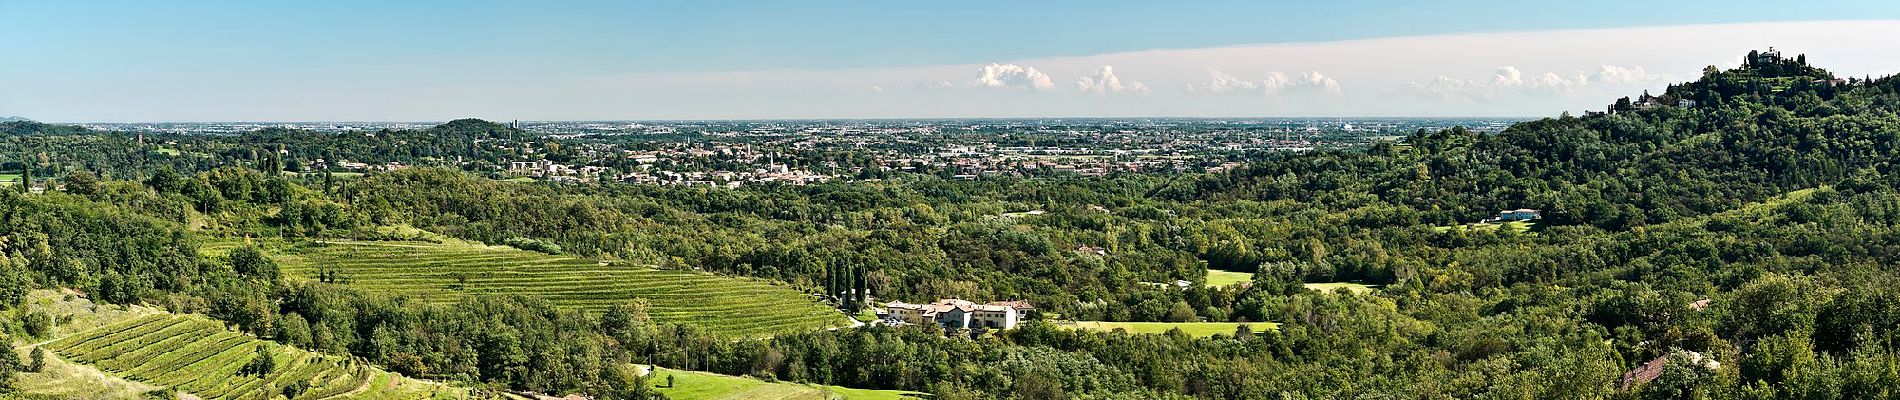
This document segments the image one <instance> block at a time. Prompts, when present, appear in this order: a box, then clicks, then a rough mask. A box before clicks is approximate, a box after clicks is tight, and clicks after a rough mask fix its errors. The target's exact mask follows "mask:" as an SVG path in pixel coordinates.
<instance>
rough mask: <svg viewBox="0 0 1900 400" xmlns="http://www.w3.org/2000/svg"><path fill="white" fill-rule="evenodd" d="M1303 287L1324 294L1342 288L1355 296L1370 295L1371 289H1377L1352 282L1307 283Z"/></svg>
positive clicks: (1375, 286)
mask: <svg viewBox="0 0 1900 400" xmlns="http://www.w3.org/2000/svg"><path fill="white" fill-rule="evenodd" d="M1305 286H1306V288H1307V289H1312V290H1317V291H1321V292H1326V293H1332V292H1333V291H1335V290H1339V289H1342V288H1343V289H1346V290H1350V291H1352V292H1353V293H1357V294H1366V293H1372V289H1377V288H1378V287H1379V286H1378V285H1367V284H1363V283H1354V282H1326V283H1308V284H1306V285H1305Z"/></svg>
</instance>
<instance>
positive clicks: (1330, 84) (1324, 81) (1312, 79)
mask: <svg viewBox="0 0 1900 400" xmlns="http://www.w3.org/2000/svg"><path fill="white" fill-rule="evenodd" d="M1291 87H1295V88H1308V87H1310V88H1318V89H1319V90H1321V91H1324V92H1326V93H1327V94H1335V95H1336V94H1339V93H1340V92H1341V90H1340V88H1339V81H1336V80H1333V78H1330V77H1327V76H1326V75H1321V74H1320V73H1319V71H1307V72H1306V73H1304V74H1300V81H1298V82H1294V84H1293V85H1292V86H1291Z"/></svg>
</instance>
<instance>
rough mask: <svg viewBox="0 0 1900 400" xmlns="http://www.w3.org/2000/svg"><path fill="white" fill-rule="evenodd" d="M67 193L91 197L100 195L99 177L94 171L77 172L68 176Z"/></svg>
mask: <svg viewBox="0 0 1900 400" xmlns="http://www.w3.org/2000/svg"><path fill="white" fill-rule="evenodd" d="M66 193H72V194H76V195H81V196H91V195H94V194H97V193H99V176H98V175H94V174H93V173H92V171H75V172H73V173H72V174H71V175H67V176H66Z"/></svg>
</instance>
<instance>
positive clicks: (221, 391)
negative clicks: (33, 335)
mask: <svg viewBox="0 0 1900 400" xmlns="http://www.w3.org/2000/svg"><path fill="white" fill-rule="evenodd" d="M258 345H264V346H266V347H267V348H268V349H269V351H268V353H269V354H270V356H271V357H272V358H273V359H274V360H276V368H275V369H273V370H272V371H271V372H270V373H268V374H263V375H255V374H244V373H241V372H240V369H242V368H243V367H244V366H245V365H247V364H249V363H250V362H251V360H252V359H254V358H256V357H257V346H258ZM42 346H43V347H44V348H45V349H46V350H47V351H49V352H52V353H54V354H57V355H58V356H60V357H62V358H65V359H66V360H68V361H71V362H74V363H79V364H87V365H91V366H93V367H94V368H98V369H99V370H103V371H105V372H109V373H111V374H113V375H117V376H121V377H124V378H126V379H129V380H133V381H138V382H141V383H145V384H150V385H154V386H159V387H165V388H172V389H176V390H179V391H181V392H185V393H190V394H192V395H195V396H197V397H199V398H203V399H238V398H269V397H272V395H274V394H280V393H283V388H284V387H286V386H292V385H296V384H299V383H301V384H303V385H305V387H306V389H305V390H304V391H303V392H302V393H301V395H299V396H297V398H299V399H304V398H308V399H352V398H374V399H430V398H456V397H461V396H462V395H463V394H464V393H463V392H462V391H461V390H459V389H455V388H450V387H447V386H443V385H440V384H435V383H429V382H424V381H418V380H413V379H408V378H403V377H402V376H399V375H396V374H392V373H389V372H385V371H382V370H380V369H377V368H375V367H372V366H369V365H365V364H361V363H357V362H355V361H353V360H350V359H347V358H344V357H337V356H329V355H322V354H317V353H312V352H309V351H304V350H300V349H296V348H292V347H288V346H282V345H278V344H275V343H271V342H267V341H262V340H258V339H255V338H252V337H250V336H247V335H243V334H239V333H236V332H232V331H230V330H228V329H225V327H224V324H223V323H220V322H217V321H214V320H211V319H209V318H205V317H203V316H198V315H188V314H187V315H180V314H150V315H145V316H141V317H134V318H129V319H126V320H124V321H120V322H117V323H113V324H110V325H106V326H102V327H98V328H93V329H91V330H87V331H83V332H79V333H75V334H73V335H70V336H66V337H64V338H60V339H58V340H54V341H52V342H49V343H46V344H44V345H42Z"/></svg>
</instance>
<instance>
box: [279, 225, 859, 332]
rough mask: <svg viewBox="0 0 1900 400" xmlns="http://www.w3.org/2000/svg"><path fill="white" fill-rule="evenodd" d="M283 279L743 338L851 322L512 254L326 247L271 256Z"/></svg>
mask: <svg viewBox="0 0 1900 400" xmlns="http://www.w3.org/2000/svg"><path fill="white" fill-rule="evenodd" d="M270 253H273V256H274V257H275V258H276V259H277V260H278V261H279V262H280V263H282V264H283V266H284V272H285V273H286V274H289V275H293V276H302V277H307V278H312V279H315V278H316V277H317V276H318V275H319V273H322V272H325V271H329V272H331V273H333V274H338V275H340V277H341V281H342V282H344V283H345V284H346V285H349V286H351V287H356V288H360V289H364V290H369V291H374V292H381V293H387V294H393V295H401V296H406V297H409V298H411V299H414V300H418V301H422V302H427V303H435V304H445V303H453V302H456V301H460V300H462V299H464V298H467V297H468V296H470V295H508V294H521V295H528V296H535V297H540V298H543V299H546V300H548V301H549V302H551V303H553V304H554V305H556V306H561V307H572V308H580V309H585V310H589V311H601V310H605V309H607V308H609V307H612V306H614V305H616V304H625V303H628V302H631V301H633V300H634V299H646V300H647V302H648V304H649V308H648V311H647V312H648V315H650V316H652V317H653V319H655V320H658V321H662V322H668V323H678V324H694V325H699V326H704V327H706V328H709V329H714V330H717V331H719V332H724V333H726V334H728V335H732V336H738V337H760V336H769V335H772V334H775V333H784V332H809V331H818V330H824V329H829V328H834V327H840V326H846V325H849V324H850V321H849V318H848V317H847V316H846V315H844V314H843V313H840V312H838V311H836V310H834V309H832V308H831V307H828V306H825V305H824V304H821V303H819V302H817V301H814V300H813V299H812V298H811V296H809V295H806V294H805V293H802V292H799V291H797V290H794V289H792V288H790V287H787V286H785V285H783V284H778V283H774V282H772V281H769V280H763V279H755V278H739V277H729V276H720V275H714V274H706V273H698V272H690V271H674V270H658V269H652V268H646V267H635V266H623V265H602V264H601V263H599V262H597V261H594V260H589V259H582V258H576V257H567V256H555V255H547V254H542V253H536V252H530V251H523V250H518V249H515V248H512V247H505V246H482V245H477V244H466V243H451V244H441V243H429V242H365V241H327V242H321V243H305V244H299V245H294V246H290V247H288V248H286V249H282V250H278V251H270Z"/></svg>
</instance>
